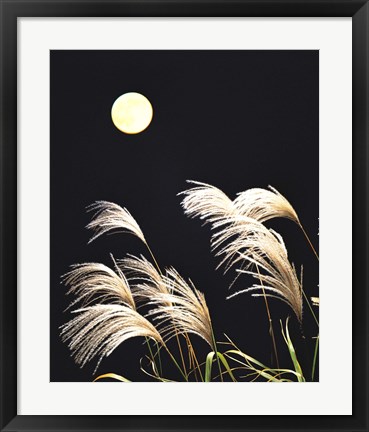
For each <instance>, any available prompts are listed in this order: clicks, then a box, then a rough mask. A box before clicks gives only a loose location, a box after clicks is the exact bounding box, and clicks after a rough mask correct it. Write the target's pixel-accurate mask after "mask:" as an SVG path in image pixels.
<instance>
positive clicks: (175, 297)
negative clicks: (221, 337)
mask: <svg viewBox="0 0 369 432" xmlns="http://www.w3.org/2000/svg"><path fill="white" fill-rule="evenodd" d="M163 281H164V283H165V284H166V286H167V293H164V292H157V293H156V295H154V296H153V297H152V298H151V301H150V303H149V304H152V305H155V306H156V308H155V309H153V310H151V311H150V312H149V314H148V315H149V316H153V317H154V319H156V320H159V321H160V323H161V325H163V327H162V328H161V329H160V333H161V334H162V335H163V338H164V340H166V341H168V340H169V339H170V338H171V337H173V336H175V334H176V333H192V334H195V335H197V336H199V337H201V338H202V339H204V340H205V341H206V342H207V343H208V344H209V346H210V347H211V348H212V349H213V350H214V351H215V350H216V347H215V342H214V338H213V330H212V324H211V319H210V314H209V309H208V307H207V305H206V301H205V296H204V294H203V293H201V292H200V291H199V290H197V289H196V288H195V286H194V285H193V284H192V282H191V281H190V282H189V284H188V283H187V282H186V281H185V280H184V279H183V278H182V277H181V276H180V274H179V273H178V272H177V271H176V270H175V269H174V268H169V269H167V270H166V275H165V276H163Z"/></svg>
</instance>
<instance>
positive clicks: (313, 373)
mask: <svg viewBox="0 0 369 432" xmlns="http://www.w3.org/2000/svg"><path fill="white" fill-rule="evenodd" d="M318 347H319V335H318V336H317V338H316V342H315V350H314V359H313V367H312V370H311V380H312V381H314V375H315V366H316V358H317V356H318Z"/></svg>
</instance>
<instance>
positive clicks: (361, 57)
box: [0, 0, 369, 432]
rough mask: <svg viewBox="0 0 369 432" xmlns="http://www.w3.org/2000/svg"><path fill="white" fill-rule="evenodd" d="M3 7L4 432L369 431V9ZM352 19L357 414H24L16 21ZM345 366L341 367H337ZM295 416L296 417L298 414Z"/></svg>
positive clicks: (322, 3) (220, 2) (274, 0)
mask: <svg viewBox="0 0 369 432" xmlns="http://www.w3.org/2000/svg"><path fill="white" fill-rule="evenodd" d="M0 4H1V124H0V130H1V147H0V148H1V156H0V160H1V201H0V202H1V226H0V229H1V260H0V266H1V267H0V274H1V294H0V295H1V298H0V305H1V346H0V353H1V394H0V398H1V405H0V410H1V411H0V428H1V431H30V430H32V431H38V430H39V431H46V430H47V431H56V430H58V431H87V430H94V431H118V430H122V431H127V432H128V431H131V430H132V431H133V430H140V431H153V430H157V431H159V430H178V431H179V430H180V431H187V430H195V431H196V430H198V431H200V430H201V431H205V430H224V431H228V430H229V431H235V430H245V431H274V430H280V431H281V430H294V431H323V430H324V431H349V430H350V431H368V425H369V422H368V406H369V401H368V367H367V366H368V364H369V358H368V347H369V344H368V341H369V332H368V318H367V313H368V310H369V302H368V267H369V265H368V262H369V260H368V258H369V257H368V245H369V242H368V203H369V196H368V166H369V163H368V162H369V160H368V136H369V121H368V116H369V106H368V101H369V85H368V84H369V4H368V2H367V1H362V0H360V1H358V0H353V1H349V0H343V1H342V0H313V1H300V0H294V1H279V0H268V1H265V0H258V1H253V0H237V1H233V0H232V1H227V0H208V1H207V0H197V1H193V0H188V1H186V0H178V1H176V0H173V1H163V0H161V1H157V0H152V1H149V0H143V1H137V0H136V1H135V0H131V1H124V0H115V1H104V0H94V1H89V0H76V1H73V2H70V1H68V0H59V1H53V0H42V1H36V0H23V1H18V0H0ZM114 16H125V17H137V16H146V17H174V16H183V17H223V16H224V17H227V16H228V17H231V16H232V17H237V16H238V17H243V16H247V17H265V16H270V17H352V24H353V34H352V36H353V39H352V41H353V45H352V48H353V149H352V155H353V262H352V264H353V286H354V287H355V289H354V291H353V308H354V310H353V312H354V313H353V415H351V416H329V415H327V416H294V415H289V416H252V415H251V416H82V415H81V416H37V415H35V416H29V415H26V416H21V415H17V290H16V287H17V18H18V17H114ZM337 361H339V359H337ZM291 414H292V413H291Z"/></svg>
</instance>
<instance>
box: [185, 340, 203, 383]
mask: <svg viewBox="0 0 369 432" xmlns="http://www.w3.org/2000/svg"><path fill="white" fill-rule="evenodd" d="M186 339H187V341H188V348H189V351H191V354H192V358H193V360H194V361H195V363H196V365H197V369H198V371H199V374H200V377H201V381H204V377H203V375H202V372H201V367H200V364H199V361H198V360H197V357H196V353H195V350H194V349H193V346H192V344H191V341H190V337H189V336H188V335H187V334H186Z"/></svg>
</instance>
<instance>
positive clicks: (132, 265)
mask: <svg viewBox="0 0 369 432" xmlns="http://www.w3.org/2000/svg"><path fill="white" fill-rule="evenodd" d="M118 265H119V266H120V267H121V268H122V269H123V270H124V272H125V274H126V275H127V278H128V280H129V281H130V282H131V289H132V293H133V295H134V297H135V299H136V300H138V301H147V300H149V301H150V300H151V298H153V297H154V296H155V295H156V294H157V293H162V294H165V295H166V294H170V292H169V291H168V288H169V287H168V286H167V284H166V283H165V281H164V280H163V278H162V275H161V274H160V273H159V271H158V270H157V269H156V267H155V266H154V265H153V264H152V263H151V262H150V261H148V260H147V259H146V258H145V257H144V256H143V255H141V256H140V257H136V256H134V255H128V256H127V257H126V258H123V259H122V260H118Z"/></svg>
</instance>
